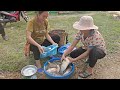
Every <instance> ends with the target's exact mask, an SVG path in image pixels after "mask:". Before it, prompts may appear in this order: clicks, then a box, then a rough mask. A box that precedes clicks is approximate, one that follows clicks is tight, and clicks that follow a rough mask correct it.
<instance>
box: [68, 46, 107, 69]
mask: <svg viewBox="0 0 120 90" xmlns="http://www.w3.org/2000/svg"><path fill="white" fill-rule="evenodd" d="M85 51H86V50H85V49H82V47H80V48H78V49H76V50H74V51H72V52H71V53H70V56H71V57H72V58H76V57H78V56H79V55H81V54H82V53H84V52H85ZM105 55H106V54H105V53H104V52H103V50H101V49H99V48H97V47H93V49H92V50H91V51H90V53H89V58H88V60H87V63H89V66H90V67H91V68H93V67H94V66H95V64H96V62H97V60H98V59H101V58H103V57H105Z"/></svg>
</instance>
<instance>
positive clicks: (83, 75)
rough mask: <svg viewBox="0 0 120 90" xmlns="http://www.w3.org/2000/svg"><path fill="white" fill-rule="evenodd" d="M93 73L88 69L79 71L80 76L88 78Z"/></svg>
mask: <svg viewBox="0 0 120 90" xmlns="http://www.w3.org/2000/svg"><path fill="white" fill-rule="evenodd" d="M91 75H92V73H88V72H87V71H84V72H81V73H79V77H82V78H87V77H89V76H91Z"/></svg>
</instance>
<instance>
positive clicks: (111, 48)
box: [0, 11, 120, 71]
mask: <svg viewBox="0 0 120 90" xmlns="http://www.w3.org/2000/svg"><path fill="white" fill-rule="evenodd" d="M87 13H96V14H95V15H92V16H93V18H94V21H95V24H96V25H97V26H98V27H99V31H100V32H101V34H102V35H103V37H104V38H105V41H106V46H107V51H108V54H111V53H116V52H117V51H119V50H120V49H119V48H120V21H119V20H115V19H113V17H112V16H111V15H109V14H106V12H90V11H88V12H77V13H72V14H63V15H52V14H50V16H49V18H48V19H49V24H50V28H51V30H53V29H64V30H66V32H68V34H69V42H72V41H73V37H74V34H75V33H76V32H77V30H75V29H73V27H72V25H73V23H74V22H75V21H77V20H79V18H80V16H82V15H84V14H87ZM28 15H29V16H30V17H32V16H33V15H34V12H28ZM26 25H27V23H26V22H25V21H24V20H23V19H22V18H21V21H20V22H15V23H11V24H10V23H8V24H7V26H6V28H5V31H6V34H7V35H8V37H9V40H8V41H4V40H3V39H2V37H0V70H3V71H20V70H21V69H22V67H23V66H25V65H28V64H29V63H30V62H31V61H34V59H33V57H32V58H31V59H30V60H31V61H30V60H29V59H26V58H25V57H24V54H23V53H24V52H23V49H24V44H25V42H26V35H25V29H26ZM80 45H81V43H80V44H79V46H80ZM42 61H43V63H44V62H45V61H46V60H45V61H44V60H42Z"/></svg>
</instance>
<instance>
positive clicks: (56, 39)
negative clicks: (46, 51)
mask: <svg viewBox="0 0 120 90" xmlns="http://www.w3.org/2000/svg"><path fill="white" fill-rule="evenodd" d="M51 38H52V40H53V41H54V42H55V43H57V44H58V43H59V41H60V37H59V36H58V35H56V36H53V37H51ZM49 45H52V44H51V43H50V42H49V41H48V40H47V39H45V41H44V42H43V43H42V44H41V46H46V47H47V46H49ZM30 51H32V52H33V55H34V59H35V60H39V59H40V52H39V49H38V47H36V46H34V45H32V44H30Z"/></svg>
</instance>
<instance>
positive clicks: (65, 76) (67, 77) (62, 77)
mask: <svg viewBox="0 0 120 90" xmlns="http://www.w3.org/2000/svg"><path fill="white" fill-rule="evenodd" d="M55 60H60V58H53V59H50V60H48V61H47V62H46V63H45V64H44V73H45V75H46V77H47V78H48V79H69V78H70V77H71V76H72V75H73V73H74V70H75V66H74V64H72V63H71V64H70V65H71V66H72V70H71V71H70V72H69V73H67V74H65V75H64V76H54V75H52V74H50V73H48V72H47V71H46V69H45V67H46V66H47V65H48V62H54V61H55Z"/></svg>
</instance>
